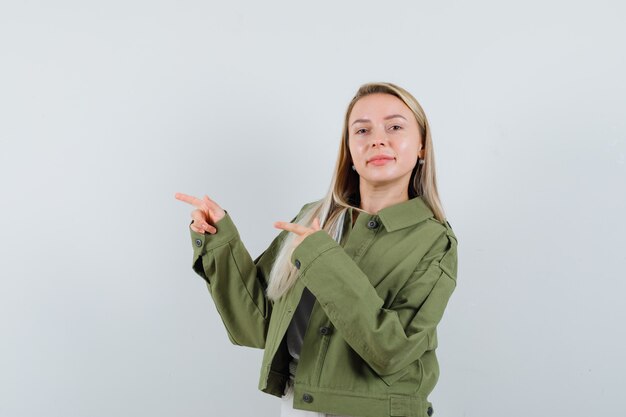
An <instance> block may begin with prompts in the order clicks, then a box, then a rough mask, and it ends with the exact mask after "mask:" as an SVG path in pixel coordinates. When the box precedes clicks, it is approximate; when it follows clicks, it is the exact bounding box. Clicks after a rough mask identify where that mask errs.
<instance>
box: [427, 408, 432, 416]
mask: <svg viewBox="0 0 626 417" xmlns="http://www.w3.org/2000/svg"><path fill="white" fill-rule="evenodd" d="M433 412H434V410H433V408H432V407H431V406H428V410H426V414H428V415H429V416H432V415H433Z"/></svg>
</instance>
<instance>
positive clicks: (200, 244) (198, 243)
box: [196, 239, 202, 247]
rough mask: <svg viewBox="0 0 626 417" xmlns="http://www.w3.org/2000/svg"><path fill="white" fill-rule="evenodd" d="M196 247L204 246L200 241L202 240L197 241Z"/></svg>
mask: <svg viewBox="0 0 626 417" xmlns="http://www.w3.org/2000/svg"><path fill="white" fill-rule="evenodd" d="M196 246H197V247H200V246H202V240H200V239H196Z"/></svg>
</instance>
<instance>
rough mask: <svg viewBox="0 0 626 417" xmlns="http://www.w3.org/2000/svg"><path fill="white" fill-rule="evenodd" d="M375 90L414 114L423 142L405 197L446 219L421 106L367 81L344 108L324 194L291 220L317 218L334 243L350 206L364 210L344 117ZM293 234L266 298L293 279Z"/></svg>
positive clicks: (273, 296) (275, 268) (395, 89)
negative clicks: (417, 199)
mask: <svg viewBox="0 0 626 417" xmlns="http://www.w3.org/2000/svg"><path fill="white" fill-rule="evenodd" d="M375 93H383V94H391V95H393V96H395V97H397V98H399V99H400V100H402V102H404V104H406V106H407V107H408V108H409V109H411V111H412V112H413V114H414V115H415V119H416V120H417V125H418V128H419V131H420V135H421V138H422V141H423V147H424V163H423V164H419V163H417V164H415V167H414V168H413V171H412V173H411V179H410V180H409V189H408V193H409V199H411V198H414V197H417V196H421V198H422V199H423V200H424V202H425V203H426V204H427V205H428V206H429V207H430V209H431V210H432V212H433V214H434V215H435V218H436V219H437V220H438V221H440V222H442V223H443V222H444V221H445V220H446V218H445V214H444V211H443V208H442V206H441V202H440V201H439V193H438V192H437V181H436V176H435V156H434V153H433V144H432V139H431V135H430V126H429V124H428V119H427V118H426V114H425V113H424V110H423V109H422V106H420V104H419V103H418V101H417V100H416V99H415V97H413V96H412V95H411V94H410V93H409V92H408V91H406V90H405V89H403V88H401V87H399V86H397V85H394V84H391V83H383V82H375V83H367V84H363V85H362V86H361V87H359V89H358V91H357V93H356V94H355V96H354V97H353V98H352V101H350V104H349V105H348V108H347V110H346V114H345V118H344V125H343V132H342V135H341V144H340V145H339V155H338V157H337V162H336V164H335V170H334V173H333V177H332V180H331V184H330V187H329V190H328V192H327V194H326V196H325V197H324V198H322V199H320V200H318V201H315V202H313V203H311V204H308V205H307V207H306V209H305V210H303V212H302V213H301V214H300V215H299V219H297V220H296V221H295V222H296V223H298V224H301V225H306V226H309V227H310V225H311V224H312V222H313V219H314V218H316V217H319V219H320V227H321V228H322V229H323V230H325V231H326V232H328V234H329V235H330V236H331V237H332V238H333V239H334V240H335V241H337V242H339V241H340V239H341V236H342V234H343V225H344V221H345V216H346V213H347V211H348V209H349V208H354V209H355V210H358V211H359V212H364V210H362V209H361V208H360V207H358V201H359V200H360V194H359V193H360V191H359V174H358V173H357V172H356V171H354V170H352V167H351V165H352V159H351V156H350V148H349V147H348V138H349V131H348V128H349V126H348V120H349V118H350V113H351V112H352V108H353V107H354V105H355V104H356V102H357V101H358V100H359V99H361V98H363V97H365V96H367V95H370V94H375ZM295 237H296V234H295V233H288V234H287V236H286V237H285V239H284V240H283V241H282V242H281V244H280V245H279V248H278V250H277V256H276V258H275V260H274V264H273V266H272V269H271V271H270V274H269V279H268V286H267V291H266V294H267V297H268V298H269V299H271V300H273V301H275V300H277V299H278V298H280V297H281V296H282V295H284V294H285V293H286V292H287V291H288V290H289V289H290V288H291V287H292V286H293V284H294V283H295V281H296V278H297V272H298V270H297V269H296V268H295V267H294V266H293V265H292V264H291V255H292V253H293V248H292V244H293V240H294V239H295Z"/></svg>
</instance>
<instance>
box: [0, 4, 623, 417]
mask: <svg viewBox="0 0 626 417" xmlns="http://www.w3.org/2000/svg"><path fill="white" fill-rule="evenodd" d="M624 12H625V10H624V6H622V5H620V3H619V2H617V1H614V2H602V1H600V2H598V1H596V2H593V4H592V2H590V1H588V2H576V1H573V2H572V1H568V2H565V1H563V2H554V1H548V2H546V1H524V2H517V3H513V2H501V1H474V2H461V1H456V2H445V1H444V2H409V1H406V2H393V1H391V2H386V3H384V4H383V3H382V2H367V1H362V0H361V1H345V2H330V1H318V2H313V3H312V2H308V3H302V4H300V3H299V2H293V1H291V2H290V1H283V2H255V1H245V2H236V3H229V4H225V3H224V2H207V1H177V2H174V1H156V2H155V1H152V2H149V1H136V0H131V1H129V0H125V1H109V2H98V3H96V2H84V1H56V2H38V1H21V2H8V1H3V2H2V5H1V6H0V48H1V49H0V52H1V59H2V62H1V66H0V141H1V148H0V190H1V198H2V205H1V207H2V216H0V232H1V234H2V238H1V239H0V254H1V255H0V277H1V280H0V337H1V339H0V415H1V416H8V417H9V416H10V417H20V416H50V417H51V416H63V417H67V416H90V417H97V416H129V417H130V416H138V415H139V416H144V415H146V416H148V415H149V416H154V417H156V416H216V415H224V416H226V415H228V416H242V415H255V416H267V417H270V416H277V415H278V414H279V403H280V400H279V399H278V398H276V397H272V396H268V395H266V394H263V393H261V392H260V391H258V390H257V383H258V376H259V371H260V364H261V357H262V351H261V350H253V349H247V348H242V347H236V346H233V345H231V344H230V342H229V341H228V338H227V335H226V331H225V330H224V328H223V326H222V323H221V321H220V319H219V316H218V314H217V312H216V311H215V307H214V305H213V303H212V301H211V299H210V297H209V294H208V292H207V290H206V287H205V286H204V284H203V282H202V280H201V279H200V278H199V277H197V276H196V275H195V274H194V273H193V271H192V270H191V253H192V248H191V242H190V240H189V235H188V229H187V225H188V223H189V212H190V211H191V208H190V207H188V206H187V205H185V204H183V203H181V202H178V201H176V200H175V199H174V193H175V192H177V191H181V192H185V193H189V194H195V195H201V194H203V193H206V194H208V195H209V196H211V197H212V198H213V199H215V200H216V201H217V202H218V203H219V204H221V205H222V207H224V208H226V209H227V210H229V212H230V213H231V215H232V217H233V219H234V220H235V222H236V224H237V226H238V228H239V231H240V234H241V236H242V238H243V240H244V242H245V243H246V245H247V247H248V249H249V251H250V253H251V254H252V255H253V256H255V255H257V254H259V253H260V251H262V250H263V249H264V248H265V247H266V246H267V245H268V244H269V242H270V241H271V240H272V238H273V237H274V236H275V235H276V234H277V233H278V230H277V229H274V228H273V226H272V223H273V222H274V221H276V220H289V219H291V218H292V217H293V215H294V214H295V213H296V212H297V211H298V210H299V209H300V207H301V206H302V204H304V203H305V202H309V201H312V200H314V199H317V198H321V196H322V195H323V194H324V193H325V192H326V190H327V188H328V184H329V181H330V178H331V171H332V169H333V166H334V163H335V158H336V154H337V149H338V143H339V137H340V133H341V122H342V117H343V112H344V110H345V108H346V106H347V104H348V102H349V100H350V98H351V97H352V95H353V94H354V92H355V91H356V89H357V88H358V86H359V85H360V84H361V83H364V82H367V81H391V82H394V83H397V84H399V85H401V86H403V87H405V88H407V89H408V90H409V91H411V92H412V93H413V94H414V95H415V96H416V97H417V98H418V100H419V101H420V102H421V104H422V105H423V107H424V108H425V110H426V113H427V115H428V117H429V120H430V123H431V124H432V131H433V140H434V145H435V147H434V149H435V155H436V161H437V169H438V180H439V186H440V191H441V198H442V202H443V204H444V208H445V209H446V212H447V215H448V218H449V221H450V223H451V225H452V227H453V228H454V230H455V232H456V234H457V237H458V238H459V251H460V252H459V275H458V286H457V290H456V292H455V294H454V295H453V298H452V300H451V303H450V305H449V308H448V310H447V312H446V315H445V316H444V319H443V321H442V324H441V326H440V330H439V335H440V337H439V340H440V347H439V349H438V352H439V358H440V362H441V377H440V382H439V384H438V385H437V387H436V389H435V391H434V392H433V394H432V396H431V400H432V401H433V403H434V406H435V410H436V414H435V415H436V416H440V417H452V416H455V417H462V416H475V417H479V416H480V417H488V416H489V417H490V416H493V417H499V416H508V417H517V416H520V417H522V416H524V417H525V416H527V415H533V416H565V415H567V416H571V417H573V416H590V415H598V416H600V415H602V416H615V415H623V405H622V400H621V398H622V397H623V392H622V391H623V388H624V387H625V386H626V385H625V382H626V381H625V375H626V361H625V360H624V353H623V352H624V349H625V348H626V343H625V341H626V337H625V336H626V335H625V331H624V326H623V323H622V321H623V319H624V317H626V315H625V309H624V306H623V294H624V291H625V290H626V285H625V284H624V278H625V277H624V272H623V271H624V266H625V260H626V259H625V255H624V249H625V248H626V242H625V239H624V231H625V227H624V226H625V224H624V220H623V213H624V212H625V209H626V204H625V203H626V199H625V197H624V182H625V181H624V180H625V179H626V156H625V153H626V140H625V137H626V121H625V119H624V114H625V110H626V98H625V97H626V96H625V93H626V82H625V81H624V73H626V58H625V51H626V48H625V46H624V39H626V30H625V29H624V27H623V16H624Z"/></svg>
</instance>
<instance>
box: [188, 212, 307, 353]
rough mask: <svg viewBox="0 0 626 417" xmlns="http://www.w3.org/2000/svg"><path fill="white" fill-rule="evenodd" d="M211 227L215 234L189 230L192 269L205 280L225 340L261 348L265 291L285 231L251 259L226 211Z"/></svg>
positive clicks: (269, 305)
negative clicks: (226, 335) (213, 226)
mask: <svg viewBox="0 0 626 417" xmlns="http://www.w3.org/2000/svg"><path fill="white" fill-rule="evenodd" d="M296 217H297V216H296ZM294 220H295V218H294ZM215 226H216V227H217V233H215V234H200V233H197V232H194V231H193V230H190V232H191V241H192V245H193V262H192V267H193V270H194V271H195V272H196V273H197V274H198V275H199V276H200V277H202V278H203V279H204V280H205V282H206V285H207V288H208V290H209V293H210V294H211V297H212V298H213V301H214V303H215V307H216V309H217V311H218V313H219V314H220V317H221V319H222V322H223V323H224V326H225V327H226V331H227V332H228V338H229V340H230V341H231V342H232V343H233V344H235V345H241V346H249V347H257V348H264V347H265V338H266V335H267V328H268V324H269V320H270V316H271V313H272V303H271V302H270V301H269V300H268V299H267V297H266V296H265V289H266V288H267V282H268V279H269V273H270V270H271V267H272V264H273V262H274V259H275V256H276V251H277V249H278V246H279V245H280V243H281V242H282V240H283V239H284V238H285V237H286V232H284V233H280V234H279V235H278V236H277V237H276V238H274V240H273V241H272V243H271V244H270V246H269V247H268V248H267V249H266V250H265V251H263V253H261V255H259V256H258V257H257V258H256V259H255V260H252V258H251V256H250V254H249V252H248V250H247V249H246V247H245V246H244V244H243V242H242V241H241V238H240V236H239V232H238V231H237V228H236V227H235V224H234V223H233V221H232V219H231V217H230V215H229V214H228V212H226V215H225V216H224V217H223V218H222V219H220V220H219V221H218V222H217V223H215Z"/></svg>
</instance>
